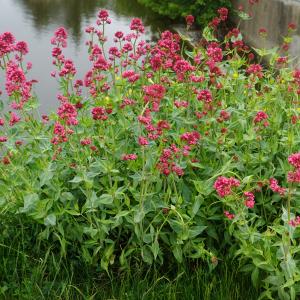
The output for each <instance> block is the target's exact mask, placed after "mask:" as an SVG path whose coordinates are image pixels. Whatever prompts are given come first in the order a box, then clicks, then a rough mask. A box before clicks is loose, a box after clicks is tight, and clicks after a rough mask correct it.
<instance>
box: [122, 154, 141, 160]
mask: <svg viewBox="0 0 300 300" xmlns="http://www.w3.org/2000/svg"><path fill="white" fill-rule="evenodd" d="M137 157H138V156H137V155H136V154H123V155H122V157H121V159H122V160H136V159H137Z"/></svg>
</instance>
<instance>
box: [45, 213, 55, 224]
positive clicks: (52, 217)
mask: <svg viewBox="0 0 300 300" xmlns="http://www.w3.org/2000/svg"><path fill="white" fill-rule="evenodd" d="M44 224H45V225H46V226H55V225H56V216H55V214H50V215H48V216H47V217H46V218H45V219H44Z"/></svg>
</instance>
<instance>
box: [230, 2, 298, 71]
mask: <svg viewBox="0 0 300 300" xmlns="http://www.w3.org/2000/svg"><path fill="white" fill-rule="evenodd" d="M232 2H233V4H234V7H235V8H236V9H237V8H238V7H239V5H242V6H243V10H244V11H246V12H251V13H252V15H253V18H252V19H251V20H248V21H241V27H240V28H241V30H242V33H243V35H244V38H245V40H246V42H247V43H248V44H250V45H251V46H253V47H256V48H273V47H275V46H279V45H281V44H282V41H283V38H282V37H283V36H284V35H286V33H287V28H288V24H289V23H290V22H293V23H295V24H296V26H297V27H298V28H297V31H296V33H295V36H294V40H293V42H292V43H291V47H290V51H289V52H290V55H291V56H292V57H294V58H295V60H294V62H293V65H294V66H295V67H300V1H298V0H259V2H258V3H257V4H255V5H250V4H249V3H248V0H233V1H232ZM235 22H239V20H237V19H235ZM260 28H265V29H267V31H268V36H267V38H266V39H265V40H263V39H262V38H261V37H260V36H259V34H258V31H259V29H260Z"/></svg>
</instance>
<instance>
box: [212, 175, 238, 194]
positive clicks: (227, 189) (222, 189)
mask: <svg viewBox="0 0 300 300" xmlns="http://www.w3.org/2000/svg"><path fill="white" fill-rule="evenodd" d="M238 186H240V181H239V180H237V179H236V178H234V177H230V178H226V177H224V176H220V177H218V179H217V180H216V181H215V183H214V188H215V190H216V191H217V193H218V195H219V196H220V197H221V198H224V197H225V196H228V195H231V193H232V188H233V187H238Z"/></svg>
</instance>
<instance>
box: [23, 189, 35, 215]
mask: <svg viewBox="0 0 300 300" xmlns="http://www.w3.org/2000/svg"><path fill="white" fill-rule="evenodd" d="M38 201H39V196H38V194H36V193H33V194H29V195H26V196H24V207H21V208H20V209H19V212H20V213H27V212H32V211H33V210H34V209H35V207H36V205H37V203H38Z"/></svg>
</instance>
